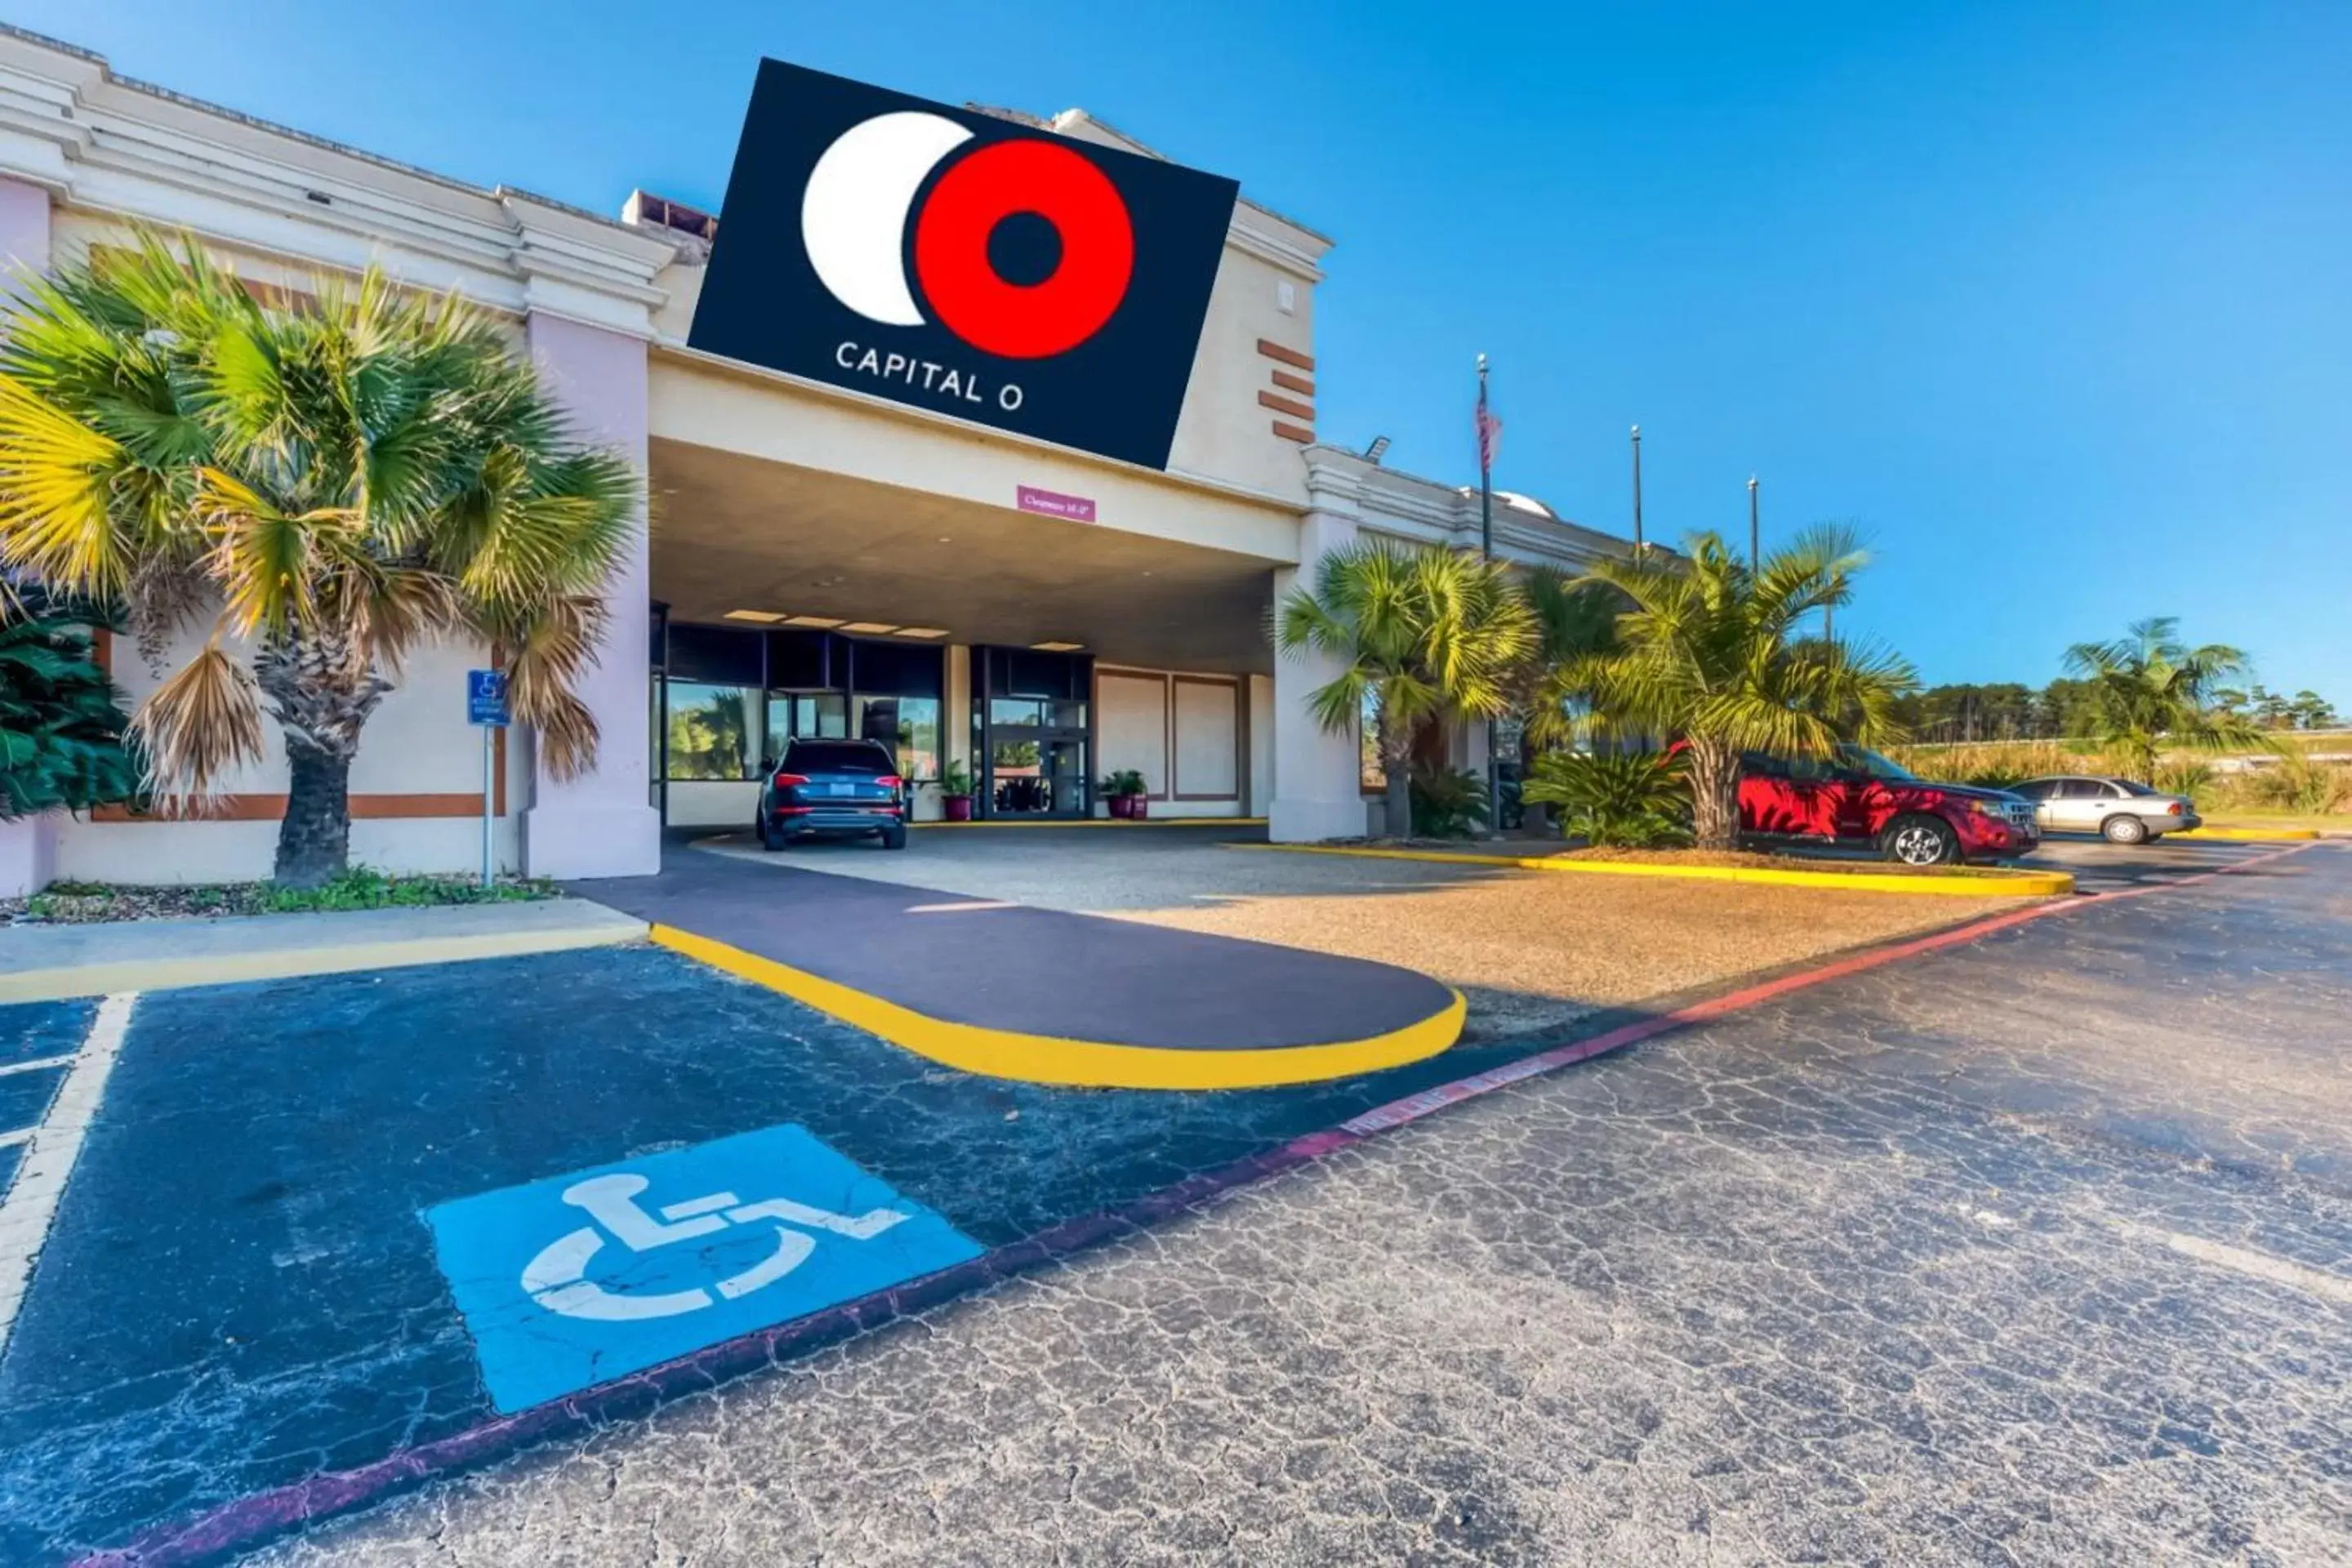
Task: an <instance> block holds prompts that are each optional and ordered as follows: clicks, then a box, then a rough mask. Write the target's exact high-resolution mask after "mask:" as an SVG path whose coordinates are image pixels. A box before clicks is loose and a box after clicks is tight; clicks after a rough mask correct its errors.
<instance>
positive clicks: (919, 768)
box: [850, 696, 940, 779]
mask: <svg viewBox="0 0 2352 1568" xmlns="http://www.w3.org/2000/svg"><path fill="white" fill-rule="evenodd" d="M850 709H851V710H852V712H853V713H854V714H855V715H856V732H857V733H858V734H859V735H860V736H862V737H864V738H865V739H866V740H869V741H879V742H882V743H883V744H884V745H886V746H887V747H889V748H890V750H891V753H892V754H893V755H894V756H896V757H897V758H898V772H899V773H901V774H902V775H904V776H905V777H907V778H910V779H935V778H937V777H939V776H940V700H939V699H938V698H936V697H866V696H858V697H853V698H851V699H850Z"/></svg>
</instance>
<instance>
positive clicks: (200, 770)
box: [131, 637, 262, 811]
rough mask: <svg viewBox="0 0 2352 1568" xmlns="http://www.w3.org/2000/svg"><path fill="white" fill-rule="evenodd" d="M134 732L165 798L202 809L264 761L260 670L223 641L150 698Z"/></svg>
mask: <svg viewBox="0 0 2352 1568" xmlns="http://www.w3.org/2000/svg"><path fill="white" fill-rule="evenodd" d="M131 733H132V734H133V735H134V736H135V737H137V739H138V740H139V742H141V744H142V746H143V748H144V749H145V752H146V754H147V762H148V774H149V784H150V787H151V788H152V789H153V791H154V793H155V794H156V795H157V796H158V797H159V798H161V799H163V801H164V802H166V803H167V804H169V805H177V806H180V807H182V808H193V809H194V810H197V811H201V810H203V809H205V807H206V806H207V805H209V804H210V803H211V802H213V801H214V800H215V799H216V798H217V796H218V795H219V794H220V793H221V789H220V786H221V784H222V783H223V782H224V780H225V779H226V776H227V775H228V774H229V773H231V772H233V771H234V770H236V768H239V767H242V766H244V765H246V764H247V763H257V762H259V761H260V760H261V756H262V743H261V703H260V697H259V693H258V691H257V689H256V687H255V685H254V679H253V672H252V671H251V670H250V669H248V668H246V666H245V665H243V664H242V663H240V662H238V661H237V660H236V659H235V658H231V657H230V656H229V655H228V654H227V653H226V651H224V650H223V649H222V647H221V646H220V639H219V638H218V637H215V638H214V639H213V640H211V641H209V642H207V643H206V644H205V646H204V648H203V649H202V651H200V652H199V653H197V655H196V656H195V657H194V658H192V659H190V660H189V661H188V662H187V663H186V664H185V665H184V666H183V667H182V668H180V669H179V670H178V671H177V672H175V673H174V674H173V676H172V677H171V678H170V679H167V680H165V681H164V682H163V685H161V686H159V687H157V688H156V689H154V690H153V691H152V692H151V693H149V695H148V697H147V700H145V701H144V702H142V703H141V704H140V705H139V710H138V712H136V713H135V714H133V715H132V717H131Z"/></svg>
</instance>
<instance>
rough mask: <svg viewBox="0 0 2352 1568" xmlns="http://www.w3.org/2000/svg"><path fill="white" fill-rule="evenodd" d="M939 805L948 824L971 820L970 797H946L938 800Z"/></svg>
mask: <svg viewBox="0 0 2352 1568" xmlns="http://www.w3.org/2000/svg"><path fill="white" fill-rule="evenodd" d="M940 806H941V808H942V809H944V810H945V811H946V813H947V819H948V820H949V821H950V822H970V821H971V796H970V795H947V796H945V797H943V798H942V799H941V800H940Z"/></svg>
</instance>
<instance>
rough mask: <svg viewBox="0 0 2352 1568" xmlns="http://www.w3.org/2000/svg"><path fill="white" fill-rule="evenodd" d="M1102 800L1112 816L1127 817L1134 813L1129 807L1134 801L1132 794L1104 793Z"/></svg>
mask: <svg viewBox="0 0 2352 1568" xmlns="http://www.w3.org/2000/svg"><path fill="white" fill-rule="evenodd" d="M1103 801H1104V804H1105V805H1108V806H1109V807H1110V814H1111V815H1112V816H1118V817H1127V816H1134V815H1135V813H1134V812H1133V811H1131V810H1129V807H1130V806H1131V805H1134V803H1135V802H1134V797H1133V796H1132V795H1105V796H1104V797H1103Z"/></svg>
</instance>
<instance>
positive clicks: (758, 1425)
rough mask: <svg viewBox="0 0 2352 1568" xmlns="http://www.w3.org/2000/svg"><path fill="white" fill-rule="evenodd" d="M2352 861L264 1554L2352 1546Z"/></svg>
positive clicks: (1930, 990) (1971, 971) (2175, 893)
mask: <svg viewBox="0 0 2352 1568" xmlns="http://www.w3.org/2000/svg"><path fill="white" fill-rule="evenodd" d="M2347 1005H2352V852H2347V850H2345V849H2343V848H2341V847H2318V848H2314V849H2312V850H2308V851H2305V852H2301V853H2298V854H2295V855H2293V856H2290V857H2286V858H2281V859H2277V860H2273V861H2269V862H2265V863H2263V864H2262V865H2259V866H2256V867H2254V868H2250V869H2249V870H2247V871H2245V872H2244V873H2242V874H2241V875H2238V876H2233V877H2226V878H2221V879H2216V880H2212V881H2209V882H2205V883H2201V884H2198V885H2195V886H2190V887H2184V888H2180V889H2177V890H2168V891H2165V892H2162V893H2159V894H2154V895H2150V896H2147V897H2142V898H2136V899H2130V900H2114V901H2108V902H2088V903H2084V904H2083V905H2082V906H2081V907H2079V908H2077V909H2075V910H2071V911H2070V912H2068V913H2067V914H2065V915H2063V916H2061V917H2056V918H2051V919H2043V920H2038V921H2032V922H2031V923H2028V924H2025V925H2021V926H2018V927H2014V928H2012V929H2011V930H2008V931H2002V932H2000V933H1998V934H1996V935H1992V936H1990V937H1987V938H1985V939H1983V940H1981V941H1979V942H1971V943H1969V944H1967V945H1964V946H1959V947H1955V948H1950V949H1947V950H1944V951H1942V952H1937V953H1934V954H1932V955H1928V956H1926V957H1923V958H1920V959H1918V960H1916V961H1914V962H1911V963H1905V964H1902V965H1899V966H1893V967H1888V968H1883V969H1879V970H1876V971H1873V972H1871V973H1866V974H1861V975H1856V976H1853V977H1852V978H1849V979H1845V980H1841V981H1837V982H1833V983H1832V984H1825V985H1822V986H1819V987H1816V988H1813V989H1811V990H1808V991H1805V992H1802V993H1799V994H1794V995H1791V996H1789V997H1787V998H1785V999H1783V1000H1780V1001H1778V1002H1774V1003H1771V1004H1769V1005H1763V1006H1760V1007H1759V1008H1757V1009H1755V1010H1753V1011H1751V1012H1748V1013H1744V1014H1742V1015H1740V1016H1736V1017H1731V1018H1727V1019H1724V1020H1721V1021H1718V1022H1717V1023H1714V1024H1712V1025H1709V1026H1705V1027H1702V1028H1697V1029H1693V1030H1688V1031H1685V1032H1683V1033H1680V1034H1677V1035H1675V1036H1672V1037H1666V1038H1664V1039H1660V1040H1657V1041H1654V1042H1651V1043H1649V1044H1646V1045H1643V1046H1641V1047H1636V1048H1634V1049H1632V1050H1630V1051H1627V1052H1623V1053H1621V1054H1619V1055H1615V1056H1612V1057H1609V1058H1602V1059H1601V1060H1598V1061H1595V1062H1592V1063H1590V1064H1588V1065H1586V1066H1584V1067H1582V1068H1578V1069H1576V1070H1574V1071H1571V1072H1567V1073H1561V1074H1557V1075H1552V1076H1549V1077H1546V1078H1542V1079H1534V1080H1530V1081H1528V1082H1527V1083H1524V1084H1522V1085H1520V1086H1517V1087H1516V1088H1513V1089H1507V1090H1504V1091H1502V1092H1500V1093H1497V1094H1496V1095H1493V1096H1491V1097H1488V1098H1486V1099H1484V1100H1478V1101H1476V1102H1475V1103H1473V1104H1469V1105H1463V1106H1457V1107H1455V1108H1454V1110H1450V1111H1448V1112H1446V1113H1445V1114H1444V1115H1442V1116H1439V1117H1436V1118H1433V1119H1431V1120H1428V1121H1421V1122H1418V1123H1416V1124H1414V1125H1412V1126H1411V1127H1408V1128H1406V1129H1403V1130H1402V1131H1398V1132H1395V1133H1393V1134H1391V1135H1388V1136H1385V1137H1382V1138H1380V1139H1376V1140H1374V1141H1372V1142H1367V1143H1363V1144H1360V1145H1357V1146H1354V1147H1352V1148H1350V1149H1349V1150H1347V1151H1346V1152H1342V1153H1339V1154H1337V1155H1335V1156H1334V1157H1332V1158H1330V1159H1328V1160H1326V1161H1322V1162H1318V1163H1316V1164H1314V1165H1313V1166H1311V1167H1308V1168H1306V1169H1303V1170H1300V1171H1298V1172H1297V1173H1293V1174H1291V1175H1289V1176H1287V1177H1286V1178H1284V1179H1282V1180H1280V1181H1278V1182H1276V1183H1274V1184H1269V1185H1265V1186H1261V1187H1258V1188H1256V1189H1255V1190H1253V1191H1251V1192H1249V1193H1247V1194H1243V1195H1241V1196H1238V1197H1236V1198H1234V1199H1233V1200H1231V1201H1228V1202H1224V1203H1223V1204H1220V1205H1215V1206H1213V1207H1209V1208H1203V1209H1200V1210H1198V1211H1195V1212H1192V1213H1190V1214H1187V1215H1183V1216H1181V1217H1178V1218H1174V1219H1171V1221H1170V1222H1169V1223H1167V1224H1165V1225H1163V1226H1160V1227H1158V1228H1156V1229H1155V1230H1154V1231H1153V1232H1152V1233H1151V1234H1150V1235H1148V1236H1139V1237H1134V1238H1132V1239H1130V1240H1128V1241H1124V1242H1121V1243H1118V1244H1117V1245H1115V1246H1113V1247H1110V1248H1108V1250H1107V1251H1105V1252H1102V1253H1100V1254H1097V1255H1095V1256H1093V1257H1090V1258H1083V1259H1080V1260H1077V1261H1075V1262H1074V1263H1072V1264H1071V1265H1070V1266H1068V1267H1066V1268H1061V1269H1057V1270H1055V1271H1053V1272H1051V1273H1047V1274H1043V1275H1038V1276H1035V1277H1032V1278H1029V1279H1024V1280H1023V1281H1021V1282H1019V1283H1017V1284H1014V1285H1013V1286H1011V1287H1009V1288H1008V1289H1003V1290H1000V1291H997V1292H995V1293H993V1294H992V1295H990V1296H988V1297H986V1298H984V1299H982V1300H975V1301H971V1302H968V1303H965V1304H962V1305H959V1306H954V1307H948V1308H943V1309H941V1310H936V1311H933V1312H931V1313H929V1314H928V1315H926V1316H925V1317H924V1318H923V1319H922V1320H921V1321H919V1322H916V1323H908V1324H903V1325H900V1326H898V1327H897V1328H894V1329H891V1330H888V1331H885V1332H883V1333H881V1334H878V1335H874V1336H868V1337H866V1338H864V1339H861V1340H858V1341H856V1342H848V1343H845V1344H842V1345H839V1346H836V1347H834V1348H832V1349H829V1350H825V1351H824V1352H820V1353H818V1354H816V1355H815V1356H814V1357H812V1358H811V1359H808V1360H806V1361H803V1362H800V1363H795V1364H794V1365H793V1366H790V1367H788V1368H786V1369H784V1370H783V1371H782V1373H779V1374H778V1375H775V1376H772V1377H766V1378H761V1379H757V1380H753V1381H751V1382H748V1383H744V1384H736V1385H733V1386H731V1387H729V1388H726V1389H723V1390H720V1391H719V1392H716V1393H714V1394H708V1395H705V1396H703V1397H700V1398H697V1399H694V1400H691V1401H688V1402H687V1403H686V1404H683V1405H678V1406H677V1407H676V1408H673V1409H671V1410H669V1411H667V1413H664V1414H662V1415H656V1416H654V1417H652V1418H650V1419H649V1420H646V1421H644V1422H630V1423H624V1424H619V1425H615V1426H613V1427H611V1428H610V1429H609V1430H605V1431H603V1432H600V1433H596V1434H593V1435H589V1436H583V1437H581V1438H578V1439H575V1440H572V1441H567V1442H564V1443H561V1444H559V1445H557V1446H555V1447H550V1448H548V1449H545V1450H542V1451H541V1452H539V1453H536V1454H533V1455H530V1456H528V1457H525V1458H520V1459H518V1460H516V1461H513V1462H512V1463H510V1464H509V1465H507V1466H504V1467H502V1468H498V1469H495V1470H492V1471H489V1472H486V1473H483V1474H480V1475H477V1476H473V1477H470V1478H467V1479H460V1480H457V1481H453V1482H450V1483H448V1484H446V1485H444V1486H440V1487H436V1488H434V1489H428V1490H427V1491H425V1492H424V1493H423V1494H421V1495H419V1496H417V1497H415V1498H412V1499H410V1500H405V1501H403V1502H400V1503H396V1504H394V1506H392V1507H391V1508H389V1509H388V1510H384V1511H383V1512H381V1513H379V1514H377V1515H374V1516H372V1517H368V1518H363V1519H360V1520H356V1521H352V1522H350V1523H348V1524H344V1525H341V1526H337V1527H333V1528H331V1529H329V1530H327V1531H323V1532H321V1533H320V1534H318V1535H316V1536H314V1537H312V1538H310V1539H309V1540H306V1541H303V1542H296V1543H292V1544H289V1545H288V1546H285V1547H283V1548H281V1549H279V1550H278V1552H276V1553H275V1554H274V1555H273V1557H272V1561H274V1562H277V1563H286V1564H297V1563H299V1564H305V1565H307V1564H310V1563H339V1564H341V1563H361V1564H387V1565H389V1564H409V1563H427V1562H432V1563H460V1564H481V1565H488V1564H510V1563H511V1564H520V1563H609V1562H615V1561H629V1562H638V1561H698V1560H707V1561H721V1560H724V1561H759V1562H788V1561H818V1560H842V1561H854V1562H858V1563H942V1562H954V1563H962V1562H970V1563H993V1562H1010V1561H1022V1562H1035V1561H1057V1560H1058V1561H1109V1560H1116V1561H1122V1562H1136V1563H1159V1562H1168V1563H1174V1562H1178V1561H1188V1562H1190V1561H1202V1560H1211V1561H1234V1562H1286V1563H1287V1562H1300V1563H1307V1562H1329V1563H1342V1562H1362V1561H1422V1562H1431V1563H1447V1562H1459V1563H1576V1562H1590V1563H1623V1562H1643V1563H1666V1562H1737V1563H1749V1562H1773V1563H1778V1562H1791V1561H1811V1562H1840V1563H1847V1562H1903V1563H1988V1562H2059V1561H2064V1562H2102V1563H2125V1562H2129V1563H2158V1562H2184V1563H2185V1562H2192V1561H2197V1562H2202V1561H2229V1562H2237V1563H2253V1564H2277V1565H2282V1568H2284V1565H2288V1564H2299V1563H2326V1562H2339V1561H2343V1560H2344V1559H2345V1558H2346V1556H2347V1552H2352V1467H2347V1461H2346V1456H2347V1454H2352V1425H2347V1403H2346V1400H2345V1390H2346V1388H2347V1384H2352V1330H2347V1322H2352V1316H2347V1314H2352V1069H2347V1057H2346V1054H2345V1043H2344V1036H2343V1030H2342V1019H2343V1017H2344V1016H2346V1010H2347Z"/></svg>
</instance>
